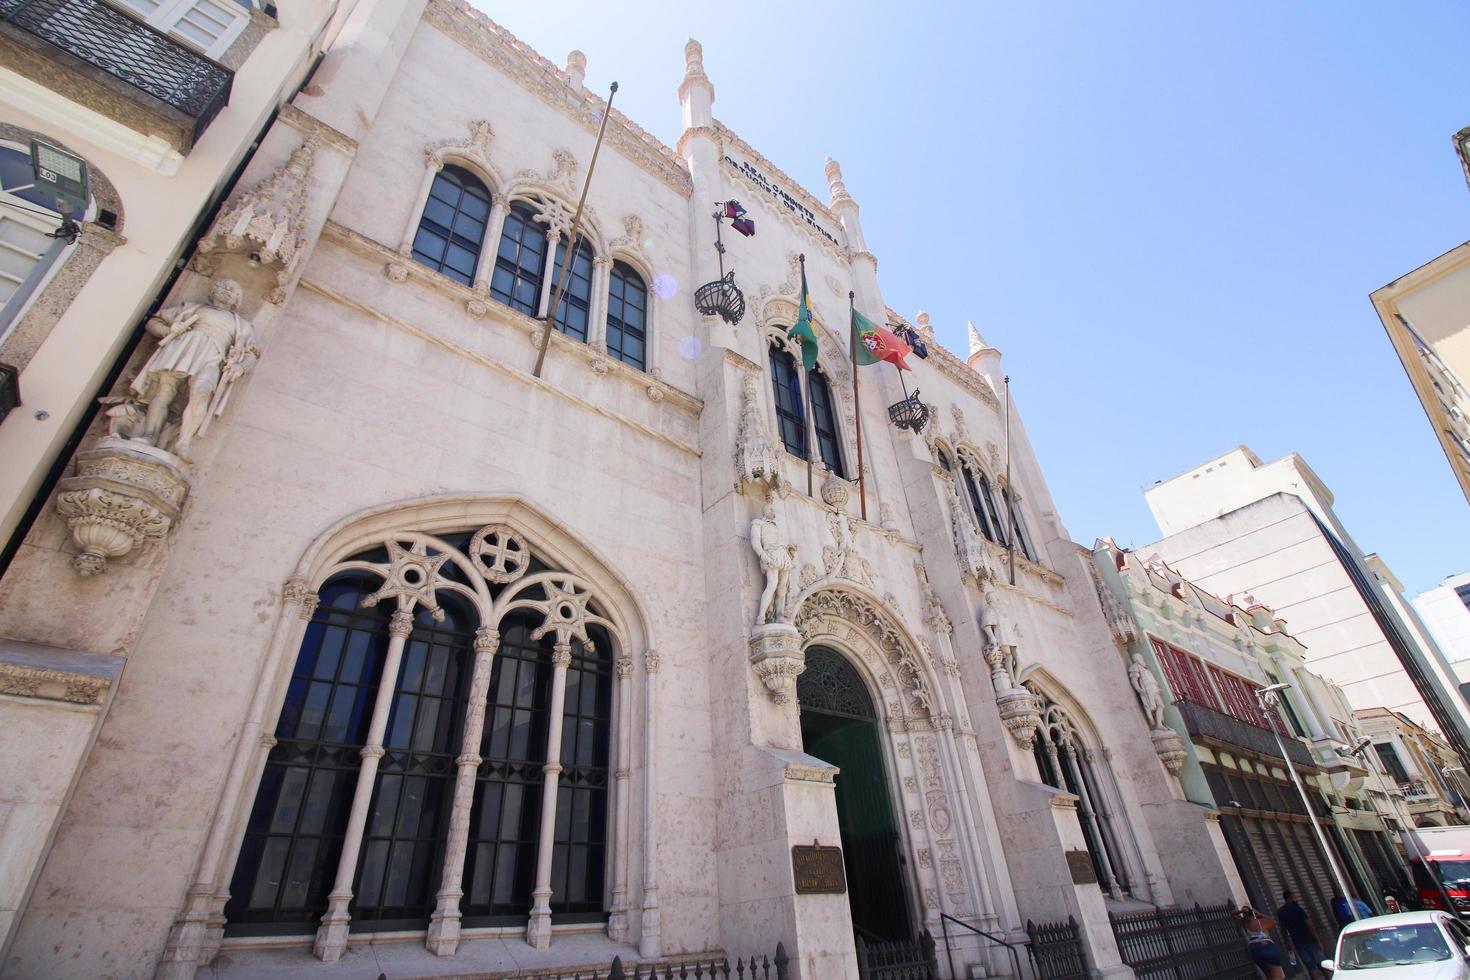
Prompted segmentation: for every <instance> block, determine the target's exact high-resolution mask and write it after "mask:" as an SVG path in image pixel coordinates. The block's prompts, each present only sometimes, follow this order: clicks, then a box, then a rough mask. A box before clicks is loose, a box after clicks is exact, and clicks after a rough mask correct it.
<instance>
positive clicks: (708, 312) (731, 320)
mask: <svg viewBox="0 0 1470 980" xmlns="http://www.w3.org/2000/svg"><path fill="white" fill-rule="evenodd" d="M694 308H695V309H696V310H698V311H699V312H701V313H703V314H704V315H705V316H715V315H716V314H718V315H719V317H720V318H721V319H723V320H724V321H725V322H726V323H728V324H730V325H731V326H732V327H733V326H734V325H735V324H737V323H739V322H740V320H741V318H742V317H744V316H745V294H744V293H742V292H741V291H740V287H739V286H737V285H735V271H734V270H733V269H732V270H731V271H729V272H727V273H725V275H724V276H722V277H720V278H719V279H716V280H715V281H714V282H707V283H705V284H704V285H703V286H700V287H699V288H698V289H696V290H695V291H694Z"/></svg>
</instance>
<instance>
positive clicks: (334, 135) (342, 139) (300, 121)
mask: <svg viewBox="0 0 1470 980" xmlns="http://www.w3.org/2000/svg"><path fill="white" fill-rule="evenodd" d="M278 118H279V119H280V120H281V122H283V123H285V124H286V125H287V126H290V127H291V128H292V129H294V130H296V131H297V132H298V133H300V134H301V135H302V136H312V135H315V136H318V137H320V138H321V141H322V142H323V143H326V144H328V145H329V146H334V147H336V148H337V149H339V150H341V151H342V152H343V153H345V154H346V155H347V156H354V155H356V153H357V140H355V139H353V138H352V137H351V136H348V135H347V134H346V133H343V132H341V131H340V130H338V129H335V128H333V127H331V126H328V125H327V124H326V123H324V122H322V121H321V120H320V119H318V118H317V117H316V116H313V115H312V114H311V113H309V112H307V111H306V110H304V109H300V108H298V107H297V106H294V105H291V104H290V103H287V104H286V105H283V106H281V114H280V116H279V117H278Z"/></svg>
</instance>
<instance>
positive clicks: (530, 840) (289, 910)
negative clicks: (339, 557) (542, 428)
mask: <svg viewBox="0 0 1470 980" xmlns="http://www.w3.org/2000/svg"><path fill="white" fill-rule="evenodd" d="M323 578H324V579H325V584H324V585H323V586H321V588H320V590H319V593H320V596H321V602H320V605H319V606H318V608H317V609H316V610H315V611H314V613H313V614H312V615H311V617H310V619H309V622H308V625H307V626H306V631H305V635H304V637H303V639H302V642H301V645H300V649H299V652H298V655H297V659H296V667H295V670H294V673H293V675H292V678H291V681H290V682H289V684H288V688H287V692H286V695H285V700H284V703H283V705H282V708H281V711H280V715H279V720H278V722H277V726H276V729H275V731H276V735H275V738H274V742H275V744H274V745H273V746H272V747H271V748H270V750H269V753H268V755H267V758H266V764H265V772H264V775H263V776H262V778H261V782H260V786H259V788H258V790H257V792H256V798H255V805H254V807H253V809H252V811H251V813H250V817H249V819H248V821H247V827H246V835H245V840H244V843H243V844H242V846H241V848H240V852H239V858H238V860H237V862H236V865H235V872H234V880H233V885H232V887H231V894H232V898H231V900H230V903H229V905H228V906H227V907H226V910H225V913H226V919H227V921H228V923H229V928H230V930H231V931H232V932H234V933H237V934H247V933H256V934H259V933H263V932H264V933H280V932H282V931H285V932H292V931H306V930H309V929H310V928H311V927H312V926H313V925H315V924H316V923H317V922H318V920H320V927H319V928H318V929H317V942H316V949H317V953H318V955H320V956H321V957H322V958H323V959H327V960H329V961H330V960H334V959H336V958H337V957H339V956H340V955H341V953H342V951H343V950H344V949H345V945H346V936H347V926H348V922H349V921H351V920H352V919H356V920H357V923H356V927H358V928H361V927H362V926H363V925H364V924H365V925H367V926H368V927H369V928H376V929H383V928H400V929H401V928H422V927H424V926H425V925H426V924H427V925H428V926H429V942H430V945H431V948H433V944H434V943H435V942H436V941H438V942H447V943H449V944H450V948H452V944H453V943H455V942H457V940H458V929H459V925H460V921H461V916H464V917H467V918H468V919H470V920H473V921H480V922H491V921H496V920H499V921H502V922H503V921H504V919H503V917H504V916H515V917H517V918H522V919H523V917H525V916H526V915H527V913H528V912H529V914H530V920H529V924H528V933H527V938H528V941H531V942H532V943H533V944H534V945H538V946H544V945H545V941H546V940H548V939H549V935H550V924H551V921H552V916H553V915H557V916H561V915H567V914H571V915H578V914H581V915H586V914H592V915H594V916H596V915H600V914H601V913H603V912H604V910H605V909H606V903H607V898H606V891H607V890H606V887H605V886H606V884H607V882H608V875H607V870H606V869H607V865H608V860H609V856H610V855H609V849H608V841H609V839H610V838H611V837H612V836H613V835H612V832H611V829H610V828H609V823H610V821H611V819H612V813H613V809H614V808H613V806H612V804H611V800H610V796H611V793H610V784H611V779H610V768H611V766H610V760H611V750H612V734H611V733H612V731H613V725H612V718H613V711H614V686H615V684H616V683H618V681H617V680H615V679H614V671H613V665H614V657H615V656H616V649H615V648H616V646H617V645H618V644H620V643H621V642H622V636H621V632H620V630H619V627H618V626H617V624H616V623H615V622H614V621H613V620H612V619H611V618H610V617H609V615H608V614H607V612H606V611H605V608H604V606H603V604H602V602H601V600H600V599H599V598H598V597H597V595H596V594H595V592H594V590H593V587H592V585H591V584H590V583H589V582H588V581H585V580H583V579H582V578H581V577H579V576H578V575H576V574H574V573H571V572H565V571H559V570H556V569H554V568H551V567H549V566H547V565H546V564H545V563H544V562H542V561H541V560H540V559H539V558H537V557H536V556H535V554H534V553H533V552H532V550H531V549H530V548H529V547H528V546H527V544H526V542H525V541H524V540H523V539H521V538H520V536H519V535H517V534H516V532H515V531H514V529H512V528H510V527H508V526H505V525H491V526H488V527H485V528H481V529H480V530H479V531H477V532H475V533H471V532H468V531H466V532H462V533H459V534H455V535H448V536H445V537H443V538H439V537H434V536H430V535H427V534H420V533H416V532H403V533H390V534H387V535H385V536H384V537H383V538H382V539H381V544H380V545H379V546H377V547H375V548H372V549H370V550H368V551H365V552H361V553H359V554H357V555H355V556H354V557H352V558H349V559H346V560H344V561H341V562H338V563H337V564H336V565H335V566H334V567H332V568H331V569H329V570H328V571H327V572H325V573H323ZM625 676H626V675H621V674H620V675H619V677H620V678H621V677H625ZM334 875H335V877H334ZM436 902H437V904H436ZM349 903H350V905H351V909H352V914H351V915H350V916H349V915H348V911H347V910H348V907H349ZM431 913H432V914H431Z"/></svg>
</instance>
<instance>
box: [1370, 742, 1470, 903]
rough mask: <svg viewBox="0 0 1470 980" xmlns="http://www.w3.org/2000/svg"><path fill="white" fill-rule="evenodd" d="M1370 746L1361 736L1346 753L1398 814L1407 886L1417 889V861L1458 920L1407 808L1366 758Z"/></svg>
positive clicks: (1448, 895) (1381, 774)
mask: <svg viewBox="0 0 1470 980" xmlns="http://www.w3.org/2000/svg"><path fill="white" fill-rule="evenodd" d="M1372 744H1373V740H1372V739H1371V738H1369V737H1368V736H1367V735H1362V736H1359V738H1358V740H1357V741H1356V742H1354V743H1353V745H1352V747H1351V748H1349V749H1348V752H1349V754H1351V755H1355V756H1358V757H1359V758H1361V759H1362V760H1363V765H1364V766H1366V767H1367V769H1368V771H1369V772H1371V773H1372V774H1373V778H1374V779H1375V780H1377V781H1378V791H1379V792H1380V793H1382V794H1383V795H1384V796H1385V797H1387V798H1388V805H1389V806H1391V807H1393V808H1394V811H1395V813H1397V814H1398V816H1399V819H1400V820H1402V821H1403V823H1404V832H1403V837H1404V841H1405V843H1406V845H1407V847H1408V849H1409V857H1410V864H1409V884H1411V885H1413V886H1414V888H1415V890H1417V889H1418V887H1419V886H1418V885H1417V884H1415V883H1414V866H1413V862H1414V861H1418V862H1419V864H1420V865H1422V866H1423V868H1424V873H1425V874H1427V875H1429V878H1430V880H1431V881H1433V882H1434V887H1435V888H1437V889H1439V897H1440V900H1441V901H1443V902H1444V908H1445V911H1446V912H1448V913H1450V914H1451V915H1453V916H1455V917H1456V918H1459V916H1460V910H1459V909H1457V908H1455V903H1454V902H1452V901H1451V900H1450V894H1449V892H1447V891H1445V890H1444V882H1443V881H1441V880H1440V877H1439V871H1438V870H1436V869H1435V868H1434V867H1433V864H1434V862H1433V861H1426V860H1424V858H1425V855H1424V853H1423V852H1422V850H1421V849H1420V847H1419V838H1417V837H1415V836H1414V821H1413V820H1412V819H1411V818H1410V816H1409V812H1408V810H1407V808H1405V809H1404V810H1402V811H1400V810H1399V809H1398V804H1397V803H1396V802H1395V800H1394V796H1393V794H1392V793H1390V792H1389V791H1388V784H1387V783H1385V782H1384V781H1383V773H1381V772H1379V771H1378V769H1377V767H1376V766H1374V765H1373V763H1372V761H1371V760H1370V759H1369V758H1368V746H1370V745H1372Z"/></svg>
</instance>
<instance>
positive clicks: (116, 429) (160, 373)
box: [104, 278, 260, 460]
mask: <svg viewBox="0 0 1470 980" xmlns="http://www.w3.org/2000/svg"><path fill="white" fill-rule="evenodd" d="M243 298H244V295H243V293H242V292H241V289H240V284H239V283H237V282H235V281H234V280H233V279H223V278H221V279H216V280H214V282H213V283H212V284H211V285H210V289H209V302H207V303H181V304H180V305H178V306H171V307H169V308H168V309H166V310H162V311H160V312H159V313H158V314H157V315H155V316H153V317H150V318H149V320H148V323H147V325H146V328H145V329H147V331H148V332H149V333H150V334H152V335H153V336H154V337H157V338H158V347H157V348H156V349H155V350H154V351H153V353H152V354H151V355H150V356H149V358H148V360H147V362H145V363H144V365H143V367H142V369H141V370H140V371H139V372H138V376H137V377H136V378H134V379H133V382H132V385H131V386H130V391H129V393H128V394H127V395H125V396H122V397H120V398H110V399H104V402H105V403H107V404H110V405H112V406H113V407H112V408H110V409H109V410H108V412H107V414H108V416H109V417H110V418H111V420H112V421H111V424H110V432H111V434H112V435H114V436H118V437H121V438H124V439H130V440H132V441H134V442H141V443H144V444H146V445H149V446H154V447H157V448H158V449H162V450H165V451H168V452H172V453H173V454H174V455H176V456H178V457H179V458H180V459H183V460H189V459H191V458H192V457H191V452H192V449H191V446H192V443H193V441H194V439H195V438H196V437H198V436H201V435H203V434H204V433H205V431H206V430H208V428H209V422H210V420H211V419H213V418H215V417H217V416H218V415H219V414H220V413H221V412H223V411H224V410H225V405H226V403H227V402H228V401H229V398H230V391H231V389H232V388H233V387H234V384H235V382H236V381H238V380H239V379H240V378H241V377H242V376H244V374H245V372H246V371H248V370H249V369H250V367H251V366H252V365H253V364H254V363H255V360H256V359H257V358H258V357H259V356H260V348H258V347H256V346H255V332H254V328H253V326H252V324H251V322H250V321H249V320H247V319H246V318H245V317H243V316H241V315H240V314H239V313H237V312H236V309H237V308H238V307H239V305H240V302H241V300H242V299H243ZM180 393H182V394H183V395H184V406H183V409H182V411H181V412H180V413H179V414H178V415H177V417H176V418H171V414H172V409H173V405H174V401H175V400H176V399H177V397H178V396H179V395H180Z"/></svg>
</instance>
